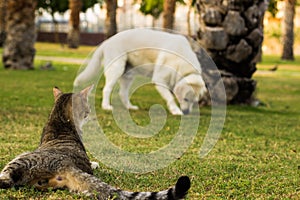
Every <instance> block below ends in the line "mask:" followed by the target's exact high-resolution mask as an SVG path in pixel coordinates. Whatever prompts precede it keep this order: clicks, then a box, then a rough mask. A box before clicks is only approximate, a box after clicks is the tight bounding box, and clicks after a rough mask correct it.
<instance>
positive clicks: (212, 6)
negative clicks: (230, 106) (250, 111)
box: [197, 0, 267, 103]
mask: <svg viewBox="0 0 300 200" xmlns="http://www.w3.org/2000/svg"><path fill="white" fill-rule="evenodd" d="M216 2H217V1H216ZM216 2H215V1H206V0H198V1H197V3H198V5H197V7H198V11H199V14H200V29H199V31H198V39H199V42H200V44H201V45H202V46H203V47H204V49H205V50H206V51H207V52H208V54H209V55H210V56H211V58H212V59H213V61H214V62H215V64H216V65H217V67H218V68H219V69H220V70H224V71H225V72H226V76H227V78H228V74H229V73H230V74H231V77H230V79H232V80H231V81H224V84H225V88H226V83H227V82H229V83H230V84H231V85H232V83H233V82H235V85H236V87H233V88H234V90H235V91H236V92H229V93H228V94H231V96H230V98H228V103H249V102H250V103H251V101H252V99H253V94H254V91H255V85H256V82H255V81H254V80H252V79H251V77H252V74H253V73H254V72H255V71H256V62H257V55H258V54H259V49H260V47H261V44H262V41H263V30H262V28H263V27H262V24H261V23H260V22H261V20H262V17H263V16H264V12H265V9H266V7H267V6H266V3H265V1H264V0H257V1H245V2H244V1H240V0H231V1H226V4H219V3H216ZM236 88H238V89H236ZM226 89H227V90H228V91H229V90H230V85H229V86H228V87H227V88H226ZM226 92H227V91H226Z"/></svg>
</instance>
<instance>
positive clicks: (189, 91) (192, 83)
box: [173, 74, 207, 114]
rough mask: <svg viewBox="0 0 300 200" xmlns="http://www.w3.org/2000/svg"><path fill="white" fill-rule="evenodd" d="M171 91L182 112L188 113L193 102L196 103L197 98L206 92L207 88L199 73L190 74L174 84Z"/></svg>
mask: <svg viewBox="0 0 300 200" xmlns="http://www.w3.org/2000/svg"><path fill="white" fill-rule="evenodd" d="M173 92H174V94H175V96H176V98H177V100H178V103H179V104H180V109H181V110H182V112H183V114H189V113H190V112H191V111H192V108H193V105H194V103H198V101H199V99H200V98H202V97H203V96H204V94H205V93H206V92H207V89H206V86H205V83H204V80H203V79H202V76H201V75H200V74H190V75H188V76H186V77H184V78H182V79H181V80H180V81H179V82H178V83H177V84H176V85H175V87H174V90H173Z"/></svg>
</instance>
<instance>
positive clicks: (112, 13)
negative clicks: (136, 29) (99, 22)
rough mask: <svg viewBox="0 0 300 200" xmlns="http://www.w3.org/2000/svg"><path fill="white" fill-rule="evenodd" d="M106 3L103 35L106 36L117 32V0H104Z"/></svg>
mask: <svg viewBox="0 0 300 200" xmlns="http://www.w3.org/2000/svg"><path fill="white" fill-rule="evenodd" d="M104 2H105V3H106V19H105V35H106V37H107V38H109V37H111V36H113V35H114V34H116V33H117V31H118V27H117V20H116V16H117V8H118V0H104Z"/></svg>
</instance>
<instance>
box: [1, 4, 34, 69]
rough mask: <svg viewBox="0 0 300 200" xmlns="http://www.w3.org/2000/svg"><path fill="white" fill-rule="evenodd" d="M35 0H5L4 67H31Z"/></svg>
mask: <svg viewBox="0 0 300 200" xmlns="http://www.w3.org/2000/svg"><path fill="white" fill-rule="evenodd" d="M36 4H37V1H36V0H14V1H11V0H10V1H7V10H6V18H5V20H6V35H7V37H6V39H5V44H4V49H3V55H2V56H3V57H2V60H3V64H4V67H5V68H6V69H33V60H34V56H35V49H34V43H35V38H36V37H35V36H36V35H35V24H34V19H35V8H36Z"/></svg>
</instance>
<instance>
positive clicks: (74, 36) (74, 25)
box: [67, 0, 82, 49]
mask: <svg viewBox="0 0 300 200" xmlns="http://www.w3.org/2000/svg"><path fill="white" fill-rule="evenodd" d="M69 8H70V19H69V32H68V36H67V43H68V47H69V48H74V49H75V48H78V46H79V43H80V11H81V8H82V0H69Z"/></svg>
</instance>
